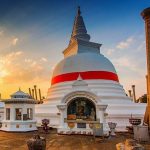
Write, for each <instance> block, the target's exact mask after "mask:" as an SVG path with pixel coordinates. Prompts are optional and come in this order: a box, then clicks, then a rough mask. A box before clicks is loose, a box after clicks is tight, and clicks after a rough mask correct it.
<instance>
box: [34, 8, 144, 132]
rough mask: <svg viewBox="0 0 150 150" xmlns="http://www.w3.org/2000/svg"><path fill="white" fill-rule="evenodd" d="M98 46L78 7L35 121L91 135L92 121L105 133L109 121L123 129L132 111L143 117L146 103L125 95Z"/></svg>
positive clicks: (37, 109) (116, 76) (133, 113)
mask: <svg viewBox="0 0 150 150" xmlns="http://www.w3.org/2000/svg"><path fill="white" fill-rule="evenodd" d="M100 47H101V44H99V43H94V42H91V41H90V35H89V34H87V30H86V27H85V24H84V21H83V18H82V16H81V12H80V9H79V8H78V11H77V15H76V17H75V21H74V26H73V31H72V35H71V39H70V42H69V45H68V47H67V48H66V49H65V50H64V51H63V54H64V59H63V60H62V61H60V62H59V63H58V64H57V65H56V67H55V69H54V71H53V76H52V80H51V87H50V88H49V89H48V93H47V98H46V100H45V101H44V104H41V105H36V110H35V111H36V119H37V121H38V123H40V122H41V120H42V119H44V118H47V119H50V124H51V126H53V127H57V128H58V133H62V134H66V133H69V131H70V130H71V131H72V132H74V133H77V134H90V132H92V129H91V124H93V123H101V124H102V125H103V130H104V132H108V130H109V129H108V122H109V121H111V122H115V123H117V128H116V129H117V130H118V131H125V127H126V126H127V125H129V122H128V119H129V118H130V116H131V114H132V115H133V116H134V117H138V118H143V114H144V111H145V106H146V104H138V103H134V102H133V101H132V100H131V98H129V97H128V96H127V95H126V93H125V91H124V89H123V87H122V85H121V84H120V83H119V79H118V75H117V73H116V70H115V68H114V66H113V64H112V63H111V62H110V61H109V60H108V59H107V58H106V57H105V56H104V55H102V54H101V53H100Z"/></svg>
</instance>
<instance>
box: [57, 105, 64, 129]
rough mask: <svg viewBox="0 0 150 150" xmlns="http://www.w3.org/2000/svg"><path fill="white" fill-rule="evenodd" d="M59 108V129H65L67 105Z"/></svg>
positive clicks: (58, 106)
mask: <svg viewBox="0 0 150 150" xmlns="http://www.w3.org/2000/svg"><path fill="white" fill-rule="evenodd" d="M57 108H58V109H59V111H60V126H59V128H64V116H65V114H64V113H65V110H66V105H57Z"/></svg>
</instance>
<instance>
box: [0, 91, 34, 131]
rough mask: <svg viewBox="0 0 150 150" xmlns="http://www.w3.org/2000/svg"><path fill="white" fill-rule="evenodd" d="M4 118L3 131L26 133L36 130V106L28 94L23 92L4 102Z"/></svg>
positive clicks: (18, 92)
mask: <svg viewBox="0 0 150 150" xmlns="http://www.w3.org/2000/svg"><path fill="white" fill-rule="evenodd" d="M3 102H4V103H5V105H4V117H3V120H2V127H1V128H0V130H3V131H12V132H14V131H16V132H26V131H34V130H37V128H36V120H35V104H36V101H35V100H34V99H32V98H31V97H30V96H29V95H28V94H27V93H24V92H22V91H21V90H19V91H17V92H15V93H14V94H12V95H11V99H6V100H3Z"/></svg>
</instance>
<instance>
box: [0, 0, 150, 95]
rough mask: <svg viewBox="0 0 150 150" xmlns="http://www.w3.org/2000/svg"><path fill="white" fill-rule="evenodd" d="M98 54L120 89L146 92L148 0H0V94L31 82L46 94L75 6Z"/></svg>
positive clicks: (71, 22)
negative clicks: (98, 47)
mask: <svg viewBox="0 0 150 150" xmlns="http://www.w3.org/2000/svg"><path fill="white" fill-rule="evenodd" d="M78 5H80V7H81V11H82V16H83V18H84V22H85V25H86V28H87V31H88V34H90V36H91V41H93V42H98V43H101V44H102V47H101V53H102V54H104V55H105V56H106V57H107V58H109V60H110V61H111V62H112V63H113V64H114V66H115V68H116V71H117V73H118V76H119V80H120V83H121V85H123V87H124V89H125V91H126V92H127V93H128V90H130V89H131V85H133V84H134V85H135V86H136V87H135V88H136V95H137V97H139V96H141V95H143V94H145V93H146V80H145V75H146V50H145V31H144V21H143V19H142V17H141V16H140V13H141V11H142V10H143V9H144V8H147V7H149V6H150V1H149V0H108V1H106V0H0V93H1V94H2V98H8V97H9V95H10V94H12V93H13V92H15V91H17V90H18V89H19V87H20V88H21V90H23V91H25V92H28V88H29V87H30V88H32V87H33V85H37V86H38V88H40V89H41V91H42V95H43V96H46V93H47V90H48V88H49V87H50V79H51V76H52V72H53V69H54V67H55V65H56V64H57V63H58V62H59V61H60V60H62V59H63V54H62V51H63V50H64V49H65V48H66V47H67V46H68V43H69V39H70V36H71V31H72V26H73V21H74V17H75V15H76V11H77V6H78Z"/></svg>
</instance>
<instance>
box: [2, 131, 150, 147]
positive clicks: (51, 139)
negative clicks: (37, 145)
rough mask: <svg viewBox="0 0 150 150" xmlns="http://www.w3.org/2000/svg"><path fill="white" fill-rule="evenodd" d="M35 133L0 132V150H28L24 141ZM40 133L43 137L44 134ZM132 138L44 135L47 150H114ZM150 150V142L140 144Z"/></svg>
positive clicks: (54, 133) (126, 135) (54, 132)
mask: <svg viewBox="0 0 150 150" xmlns="http://www.w3.org/2000/svg"><path fill="white" fill-rule="evenodd" d="M35 133H37V132H28V133H8V132H2V131H0V150H28V148H27V145H26V141H27V140H28V139H29V138H31V137H32V136H33V134H35ZM38 133H40V135H41V136H44V137H45V134H43V133H41V132H38ZM126 138H132V135H130V134H123V133H118V134H117V136H116V137H115V138H111V139H104V140H102V139H101V138H96V139H95V140H94V138H93V136H84V135H57V134H56V131H55V130H51V131H50V133H49V134H46V140H47V150H116V148H115V145H116V144H117V143H119V142H122V141H124V140H125V139H126ZM142 144H143V145H144V146H145V148H146V150H150V142H147V143H142Z"/></svg>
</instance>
